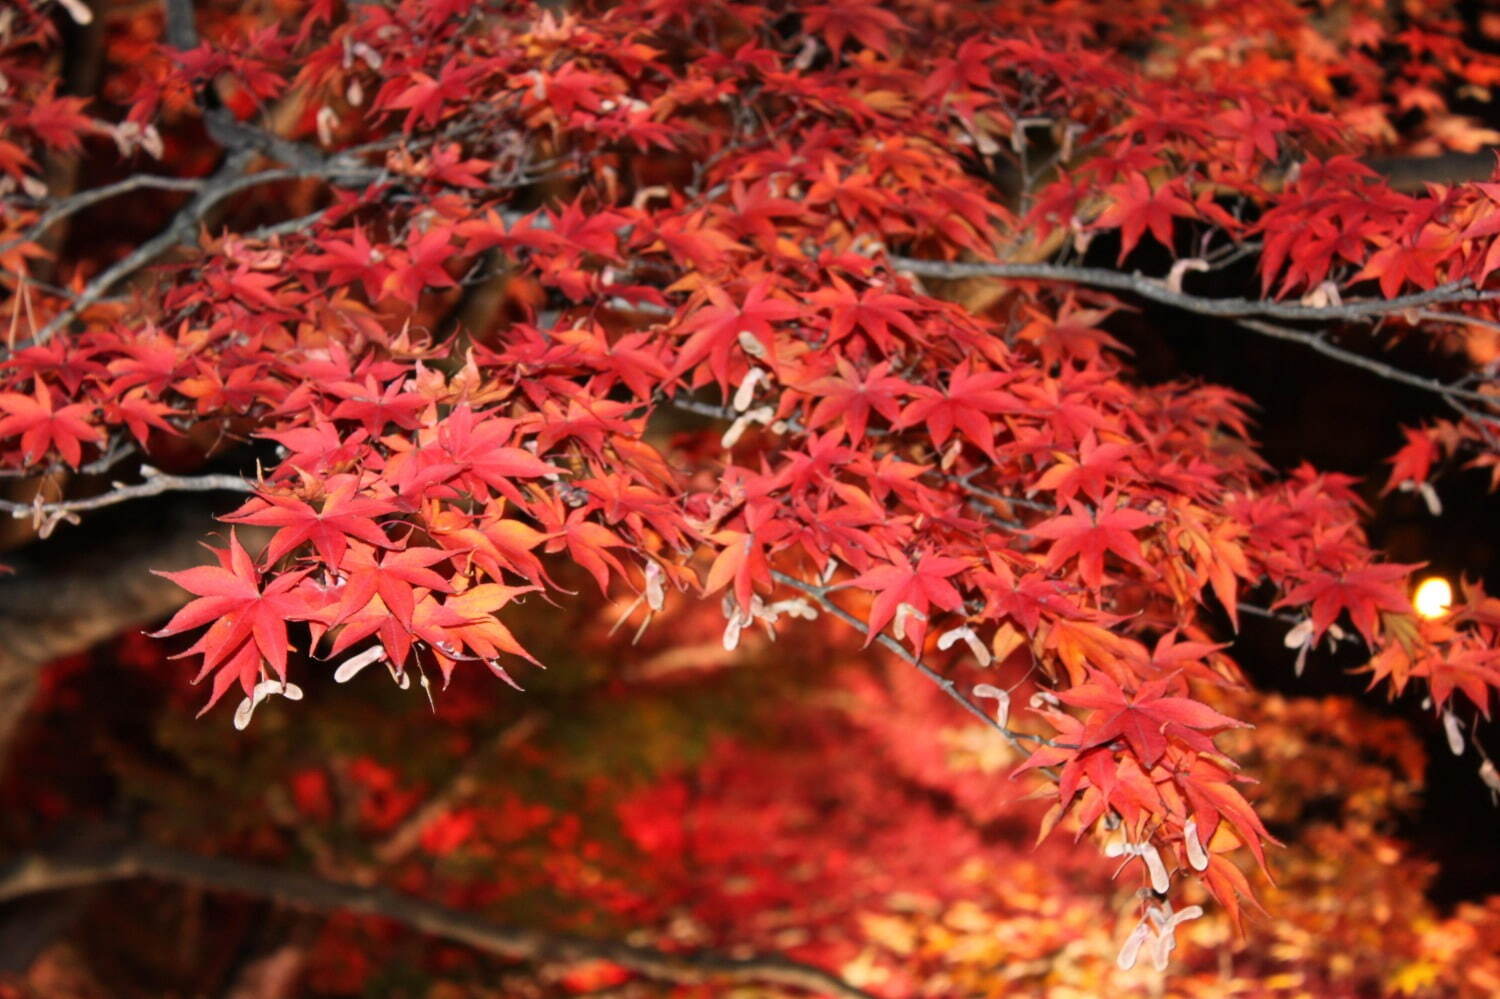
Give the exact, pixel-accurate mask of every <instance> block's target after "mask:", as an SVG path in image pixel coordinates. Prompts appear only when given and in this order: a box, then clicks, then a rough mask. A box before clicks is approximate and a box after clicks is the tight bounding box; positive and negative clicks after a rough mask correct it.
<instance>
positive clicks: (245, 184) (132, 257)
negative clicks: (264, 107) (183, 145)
mask: <svg viewBox="0 0 1500 999" xmlns="http://www.w3.org/2000/svg"><path fill="white" fill-rule="evenodd" d="M256 155H258V153H257V152H256V151H255V150H248V149H246V150H236V151H235V152H233V153H231V154H230V156H229V158H228V159H227V160H226V161H225V163H224V165H223V166H222V167H221V168H220V169H219V171H218V172H217V173H215V174H214V175H213V176H212V177H210V178H209V179H208V180H207V181H206V182H205V183H204V184H203V186H202V187H201V188H200V189H199V191H198V193H197V194H196V195H195V196H194V197H193V199H192V200H191V201H189V202H188V203H187V204H185V205H183V206H182V208H181V209H180V210H179V211H178V212H177V214H176V215H174V216H172V219H171V221H169V222H168V223H167V225H166V227H165V228H163V229H162V230H161V231H160V232H158V233H157V234H156V235H155V236H153V237H151V238H150V239H148V240H146V241H145V242H144V243H142V244H140V245H139V246H137V247H136V248H135V249H134V250H132V251H130V253H128V254H126V255H125V256H124V257H123V258H121V259H120V260H117V261H115V263H113V264H111V265H110V266H109V267H107V268H106V269H105V270H104V271H103V272H101V273H100V274H99V275H98V276H97V277H95V278H94V279H93V280H92V281H90V282H89V283H88V285H87V286H86V287H85V288H84V289H83V290H82V291H80V292H79V293H78V295H77V297H75V298H74V300H73V301H72V302H71V303H70V304H69V305H68V307H67V308H65V309H63V310H62V311H61V312H59V313H58V314H57V315H56V316H53V317H52V319H51V320H50V321H49V322H48V323H47V324H46V325H45V326H43V327H42V328H41V329H39V330H37V332H36V334H35V335H34V336H33V337H32V338H31V340H29V341H27V342H26V343H23V344H21V345H20V346H21V347H27V346H33V345H36V344H42V343H46V342H47V341H48V340H50V339H51V338H52V336H53V335H54V334H56V333H57V331H58V330H60V329H62V328H63V326H65V325H66V324H67V323H69V322H71V321H72V320H73V319H74V318H75V317H77V316H78V315H79V314H80V313H81V312H83V311H84V310H85V309H87V308H88V307H89V306H90V305H93V304H94V303H95V302H96V301H98V300H99V299H100V298H102V297H104V295H105V294H107V293H108V292H109V290H110V289H111V288H113V287H114V286H115V285H116V284H118V283H119V282H120V281H122V280H124V279H125V278H127V277H129V276H130V275H131V274H134V273H135V272H136V271H138V270H140V269H141V268H142V267H145V266H146V265H147V264H149V263H151V262H152V261H154V260H155V259H156V258H157V257H159V256H161V255H162V254H163V253H166V252H167V251H168V250H170V249H172V248H173V247H175V246H177V245H179V244H181V243H183V242H185V241H186V240H187V239H188V238H189V237H190V236H191V235H192V234H193V231H194V230H195V229H196V227H197V225H198V223H199V222H201V221H202V220H203V219H204V217H205V216H206V215H207V214H208V212H209V211H210V209H212V208H213V207H214V206H215V205H217V204H218V203H219V202H221V201H223V200H224V199H225V198H228V197H229V196H231V195H233V194H237V193H239V192H240V191H242V190H245V189H247V188H250V187H256V186H259V185H261V184H269V183H272V182H275V181H280V180H300V179H306V178H311V177H317V178H321V179H324V180H328V181H334V182H363V183H375V182H377V181H379V180H380V179H381V178H382V177H384V176H385V171H383V170H380V169H378V168H376V167H371V166H365V165H362V164H357V163H353V162H349V161H346V160H342V159H337V158H335V159H329V160H325V161H324V162H323V163H322V164H320V165H317V166H312V167H293V168H287V169H280V170H263V171H261V172H259V173H247V172H246V170H247V168H248V167H249V165H250V163H251V162H252V160H253V159H254V158H255V156H256Z"/></svg>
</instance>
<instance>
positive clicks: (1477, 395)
mask: <svg viewBox="0 0 1500 999" xmlns="http://www.w3.org/2000/svg"><path fill="white" fill-rule="evenodd" d="M1235 325H1236V326H1240V327H1242V328H1244V329H1247V330H1250V331H1252V332H1255V333H1260V334H1263V335H1265V336H1269V337H1275V338H1276V339H1278V340H1289V341H1291V342H1292V343H1300V344H1302V345H1303V346H1305V347H1310V348H1312V349H1313V350H1315V351H1317V352H1318V353H1320V354H1322V355H1323V356H1325V357H1331V358H1333V359H1334V360H1336V361H1339V362H1341V363H1343V364H1348V365H1351V366H1353V367H1356V368H1361V369H1363V370H1365V371H1368V372H1370V373H1371V374H1374V375H1379V376H1380V377H1381V378H1386V379H1389V380H1390V381H1393V382H1399V383H1400V384H1402V385H1410V386H1411V387H1413V388H1418V389H1421V390H1423V391H1424V392H1435V393H1437V394H1438V395H1441V396H1444V397H1446V398H1449V399H1466V400H1469V401H1470V402H1479V403H1489V404H1494V403H1496V402H1500V398H1497V397H1495V396H1489V395H1485V394H1483V393H1481V392H1472V391H1469V390H1467V389H1462V388H1459V387H1458V386H1456V385H1446V384H1444V383H1443V382H1440V381H1438V380H1437V379H1435V378H1423V377H1422V376H1421V375H1414V374H1412V373H1411V372H1409V371H1405V370H1402V369H1401V368H1398V367H1395V366H1394V365H1390V364H1386V363H1385V362H1383V361H1377V360H1375V359H1374V358H1373V357H1366V356H1365V355H1364V354H1358V353H1355V352H1354V351H1352V350H1345V349H1344V348H1343V347H1338V346H1335V345H1334V344H1333V343H1331V342H1329V340H1328V339H1327V338H1326V337H1324V336H1322V335H1321V334H1318V333H1310V332H1308V331H1306V330H1299V329H1293V328H1291V327H1290V326H1280V325H1278V324H1276V323H1268V322H1264V321H1262V320H1259V319H1236V320H1235Z"/></svg>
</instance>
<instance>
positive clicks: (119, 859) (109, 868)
mask: <svg viewBox="0 0 1500 999" xmlns="http://www.w3.org/2000/svg"><path fill="white" fill-rule="evenodd" d="M142 877H146V878H155V879H158V880H162V881H169V882H173V883H177V884H183V885H192V886H195V887H198V888H201V889H205V890H208V891H216V892H225V893H228V894H235V895H247V896H250V897H253V898H261V899H266V900H268V901H272V902H276V903H279V904H281V905H285V906H287V907H289V908H294V909H302V910H308V911H315V912H326V911H330V910H338V911H345V912H353V913H358V914H360V915H365V916H376V917H380V918H382V919H389V920H391V921H393V922H396V923H400V924H401V925H403V926H405V927H407V928H408V929H411V930H415V931H417V932H419V933H425V934H428V935H430V936H434V937H439V938H441V939H444V940H450V941H453V942H456V943H461V944H465V945H467V946H469V947H472V948H473V949H475V950H477V951H480V952H482V953H485V954H492V955H495V956H497V957H501V958H506V959H509V960H516V961H533V962H559V963H578V962H585V961H608V962H610V963H613V964H617V965H619V966H620V967H623V968H627V969H629V970H631V971H633V972H636V973H637V974H640V975H643V976H645V977H647V978H654V979H659V980H662V981H669V982H677V983H681V984H698V983H702V982H706V981H709V980H714V979H718V980H727V981H735V982H746V983H751V982H753V983H758V984H763V985H771V984H774V985H785V986H791V987H794V988H799V989H805V990H807V991H809V992H815V993H821V994H825V995H834V996H839V997H842V999H874V997H873V996H872V995H871V994H870V993H868V992H866V991H864V990H863V989H860V988H857V987H856V986H854V985H851V984H849V983H848V982H846V981H844V980H843V979H841V978H839V977H838V976H836V975H834V974H832V973H830V972H827V971H824V970H822V969H821V968H816V967H813V966H812V965H809V964H802V963H800V962H797V961H792V960H789V959H787V958H784V957H780V956H777V955H761V956H753V957H730V956H728V955H726V954H719V953H713V952H706V951H698V952H693V953H683V954H674V953H671V952H668V951H663V950H658V949H656V948H652V947H642V946H638V945H635V944H627V943H620V942H615V941H610V940H595V939H590V938H588V937H582V936H574V935H570V934H561V933H545V932H542V931H540V930H529V929H519V928H514V927H507V926H502V925H499V924H496V923H492V922H490V921H489V920H488V919H485V918H483V917H481V916H478V915H475V914H473V913H468V912H461V911H459V910H457V909H450V908H448V907H446V906H442V905H438V904H436V903H433V902H428V901H425V900H423V899H420V898H416V897H414V896H411V895H402V894H398V893H396V892H393V891H390V890H388V889H384V888H363V887H358V886H355V885H345V884H339V883H337V882H333V881H327V880H324V879H321V878H316V877H310V876H308V875H303V874H297V873H293V872H290V871H283V870H278V869H276V868H272V867H265V866H261V865H257V864H250V863H245V862H241V861H237V860H230V859H226V858H222V857H206V856H201V855H198V854H193V853H187V852H184V851H179V850H172V849H168V848H166V847H160V846H156V845H154V844H149V843H130V844H125V845H119V846H112V847H106V848H102V849H94V850H90V851H83V852H78V853H71V854H70V853H35V854H30V855H27V856H22V857H19V858H17V859H15V860H13V861H11V862H10V863H8V864H6V865H5V866H4V867H0V902H5V901H9V900H12V899H16V898H21V897H24V896H27V895H33V894H37V893H39V892H47V891H57V890H60V889H65V888H77V887H83V886H87V885H95V884H100V883H103V882H109V881H125V880H130V879H134V878H142Z"/></svg>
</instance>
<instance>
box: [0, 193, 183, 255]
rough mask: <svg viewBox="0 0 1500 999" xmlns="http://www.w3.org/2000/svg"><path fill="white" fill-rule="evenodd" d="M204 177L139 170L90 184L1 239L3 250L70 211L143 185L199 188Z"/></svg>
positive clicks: (31, 238) (38, 235)
mask: <svg viewBox="0 0 1500 999" xmlns="http://www.w3.org/2000/svg"><path fill="white" fill-rule="evenodd" d="M203 184H204V179H203V178H202V177H161V176H157V175H156V174H149V173H138V174H135V175H134V176H131V177H126V178H125V179H124V180H119V181H116V182H115V183H113V184H105V185H104V186H103V187H95V188H91V189H89V190H87V191H81V192H79V193H78V194H75V195H73V196H72V197H69V198H64V199H62V200H61V201H58V202H56V203H55V204H53V205H52V207H51V208H48V209H47V210H46V211H45V212H43V213H42V215H41V217H40V218H38V219H37V220H36V221H35V222H33V223H32V225H31V227H30V228H29V229H27V230H26V231H25V232H24V233H22V234H21V235H20V236H17V237H16V238H15V239H12V240H8V241H7V242H4V243H0V253H4V252H5V251H6V250H9V249H12V248H14V247H17V246H20V245H21V244H22V243H34V242H36V241H37V240H38V239H40V238H41V237H42V236H43V235H44V234H45V233H46V232H47V230H48V229H50V228H52V227H53V226H54V225H56V224H57V223H58V222H61V221H62V220H63V219H65V218H67V217H68V216H70V215H76V214H77V213H79V212H81V211H83V210H84V209H85V208H88V207H89V206H90V205H96V204H98V203H99V202H101V201H107V200H109V199H110V198H115V197H118V196H120V195H122V194H129V193H130V192H131V191H139V190H140V189H141V188H143V187H144V188H155V189H157V190H162V191H196V190H198V189H200V188H201V187H203Z"/></svg>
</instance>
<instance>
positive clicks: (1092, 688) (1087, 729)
mask: <svg viewBox="0 0 1500 999" xmlns="http://www.w3.org/2000/svg"><path fill="white" fill-rule="evenodd" d="M1178 682H1179V681H1178V680H1177V678H1176V677H1164V678H1163V679H1160V680H1152V681H1151V682H1150V683H1145V684H1142V685H1141V687H1140V689H1139V690H1137V691H1136V692H1135V694H1134V695H1131V694H1128V693H1126V692H1125V691H1124V690H1123V689H1122V688H1121V687H1120V685H1119V684H1118V683H1116V682H1115V681H1114V680H1113V679H1112V678H1111V677H1110V676H1109V675H1108V674H1106V673H1102V672H1100V671H1098V670H1090V671H1089V682H1088V683H1085V684H1082V685H1080V686H1077V687H1074V688H1072V689H1071V690H1065V691H1062V692H1060V693H1059V694H1058V695H1057V696H1058V699H1059V700H1061V701H1063V703H1065V704H1070V705H1072V706H1073V707H1075V708H1091V709H1093V714H1091V715H1089V716H1088V718H1086V719H1085V720H1084V726H1083V730H1082V731H1081V732H1080V733H1079V735H1078V749H1079V752H1080V753H1082V752H1083V751H1084V750H1087V749H1092V748H1094V747H1095V746H1104V745H1108V744H1109V743H1111V742H1114V741H1115V740H1116V739H1123V740H1124V741H1125V744H1126V745H1127V746H1129V747H1130V750H1131V752H1133V753H1134V754H1135V756H1136V758H1137V759H1138V760H1140V761H1141V763H1142V764H1144V765H1145V766H1147V767H1153V766H1155V765H1156V763H1157V761H1158V760H1160V759H1161V758H1162V755H1163V754H1164V753H1166V751H1167V742H1168V740H1169V739H1170V740H1172V741H1176V742H1180V743H1182V744H1183V745H1185V746H1187V747H1188V748H1189V749H1195V750H1198V751H1199V752H1205V753H1212V752H1214V751H1215V750H1214V745H1213V741H1212V740H1211V739H1209V738H1208V737H1207V736H1205V735H1203V734H1202V732H1200V731H1198V730H1199V729H1206V730H1218V729H1226V728H1245V727H1247V726H1246V725H1245V723H1244V722H1240V721H1236V720H1234V719H1233V718H1230V717H1229V716H1227V715H1221V714H1219V712H1217V711H1215V710H1214V709H1213V708H1211V707H1209V706H1208V705H1207V704H1204V703H1202V702H1201V701H1195V700H1193V699H1192V698H1190V697H1172V696H1167V694H1166V692H1167V690H1168V689H1169V688H1170V687H1171V686H1172V685H1173V684H1174V683H1178Z"/></svg>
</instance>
